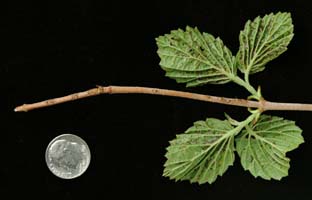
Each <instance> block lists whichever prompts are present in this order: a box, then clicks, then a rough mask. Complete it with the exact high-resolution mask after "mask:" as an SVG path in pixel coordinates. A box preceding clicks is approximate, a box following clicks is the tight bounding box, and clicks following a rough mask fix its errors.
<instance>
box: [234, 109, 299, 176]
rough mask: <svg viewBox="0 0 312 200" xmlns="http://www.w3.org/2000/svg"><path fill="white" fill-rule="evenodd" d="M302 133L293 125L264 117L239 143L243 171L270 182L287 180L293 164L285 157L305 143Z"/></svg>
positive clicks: (237, 144) (247, 130)
mask: <svg viewBox="0 0 312 200" xmlns="http://www.w3.org/2000/svg"><path fill="white" fill-rule="evenodd" d="M301 132H302V131H301V129H300V128H299V127H298V126H296V125H295V122H294V121H290V120H285V119H283V118H281V117H274V116H269V115H262V116H261V117H260V118H259V120H258V121H257V123H256V124H254V125H252V126H250V127H249V126H247V127H246V130H244V131H242V133H241V134H240V137H238V138H237V139H236V149H237V152H238V154H239V156H240V158H241V164H242V166H243V168H244V169H245V170H249V171H250V173H251V174H252V175H253V176H255V177H258V176H260V177H262V178H264V179H267V180H270V179H271V178H272V179H276V180H280V179H281V178H283V177H285V176H287V175H288V169H289V167H290V166H289V161H290V160H289V158H287V157H286V153H287V152H288V151H291V150H293V149H295V148H297V147H298V146H299V145H300V144H301V143H303V142H304V140H303V137H302V136H301Z"/></svg>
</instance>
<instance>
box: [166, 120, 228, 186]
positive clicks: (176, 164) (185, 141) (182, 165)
mask: <svg viewBox="0 0 312 200" xmlns="http://www.w3.org/2000/svg"><path fill="white" fill-rule="evenodd" d="M232 129H233V127H232V126H231V124H230V123H229V122H228V121H226V120H225V121H221V120H218V119H214V118H208V119H207V120H206V121H197V122H195V123H194V125H193V126H192V127H191V128H189V129H188V130H187V131H186V132H185V133H183V134H179V135H177V137H176V139H174V140H172V141H171V142H170V146H169V147H168V148H167V153H166V155H165V156H166V158H167V161H166V163H165V165H164V166H165V169H164V174H163V175H164V176H167V177H170V179H175V180H189V181H190V182H197V183H199V184H202V183H206V182H208V183H212V182H214V181H215V180H216V178H217V177H218V175H220V176H221V175H222V174H223V173H224V172H225V171H226V170H227V169H228V167H229V166H230V165H233V162H234V137H233V136H231V137H226V136H225V134H226V133H228V132H229V131H231V130H232Z"/></svg>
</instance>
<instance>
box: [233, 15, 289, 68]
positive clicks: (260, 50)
mask: <svg viewBox="0 0 312 200" xmlns="http://www.w3.org/2000/svg"><path fill="white" fill-rule="evenodd" d="M293 29H294V27H293V24H292V19H291V16H290V13H285V12H284V13H281V12H278V13H277V14H273V13H271V14H269V15H265V16H264V17H263V18H260V17H257V18H255V19H254V21H253V22H251V21H250V20H249V21H247V23H246V24H245V28H244V30H242V31H241V32H240V35H239V42H240V48H239V51H238V54H237V61H238V68H239V69H240V70H241V72H243V73H246V72H247V73H250V74H253V73H257V72H260V71H262V70H264V68H265V64H267V63H268V62H269V61H271V60H273V59H274V58H276V57H278V56H279V55H280V54H282V53H283V52H284V51H286V50H287V45H288V44H289V42H290V41H291V39H292V38H293V35H294V34H293Z"/></svg>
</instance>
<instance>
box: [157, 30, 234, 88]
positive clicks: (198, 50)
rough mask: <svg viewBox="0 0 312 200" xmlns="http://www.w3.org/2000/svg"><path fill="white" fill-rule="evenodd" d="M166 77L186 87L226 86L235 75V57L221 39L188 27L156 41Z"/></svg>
mask: <svg viewBox="0 0 312 200" xmlns="http://www.w3.org/2000/svg"><path fill="white" fill-rule="evenodd" d="M156 41H157V45H158V51H157V53H158V55H159V56H160V58H161V61H160V66H161V67H162V69H164V70H165V71H166V76H168V77H170V78H173V79H175V80H176V81H177V82H178V83H186V86H187V87H191V86H198V85H203V84H206V83H211V84H223V83H227V82H229V81H231V77H233V76H235V75H236V68H235V66H234V63H235V58H234V57H233V56H232V53H231V51H230V50H229V49H228V48H227V47H226V46H224V44H223V42H222V41H221V39H220V38H214V37H213V36H212V35H210V34H208V33H203V34H202V33H200V32H199V30H198V29H197V28H191V27H186V31H183V30H181V29H178V30H174V31H171V33H170V34H166V35H164V36H160V37H158V38H157V39H156Z"/></svg>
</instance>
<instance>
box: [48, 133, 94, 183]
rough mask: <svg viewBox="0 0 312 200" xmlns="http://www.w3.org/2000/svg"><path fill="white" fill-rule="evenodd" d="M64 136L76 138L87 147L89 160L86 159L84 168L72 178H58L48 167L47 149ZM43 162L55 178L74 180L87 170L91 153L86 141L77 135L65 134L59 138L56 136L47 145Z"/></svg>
mask: <svg viewBox="0 0 312 200" xmlns="http://www.w3.org/2000/svg"><path fill="white" fill-rule="evenodd" d="M64 136H72V137H76V138H78V140H81V141H82V143H83V144H84V145H85V146H86V147H87V151H88V153H89V159H88V163H87V165H86V167H85V168H84V169H83V170H82V171H81V172H80V173H78V174H77V175H75V176H72V177H62V176H59V175H58V174H56V173H55V172H53V171H52V169H51V168H50V166H49V161H48V155H49V149H50V147H51V145H52V144H53V143H54V142H55V141H56V140H58V139H59V138H61V137H64ZM45 161H46V164H47V166H48V169H49V170H50V171H51V172H52V174H54V175H55V176H57V177H59V178H61V179H74V178H77V177H79V176H81V175H82V174H84V173H85V171H86V170H87V169H88V167H89V165H90V162H91V151H90V149H89V146H88V144H87V143H86V141H84V140H83V139H82V138H81V137H79V136H77V135H74V134H70V133H65V134H62V135H59V136H56V137H55V138H53V139H52V140H51V142H50V143H49V144H48V146H47V148H46V152H45Z"/></svg>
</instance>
